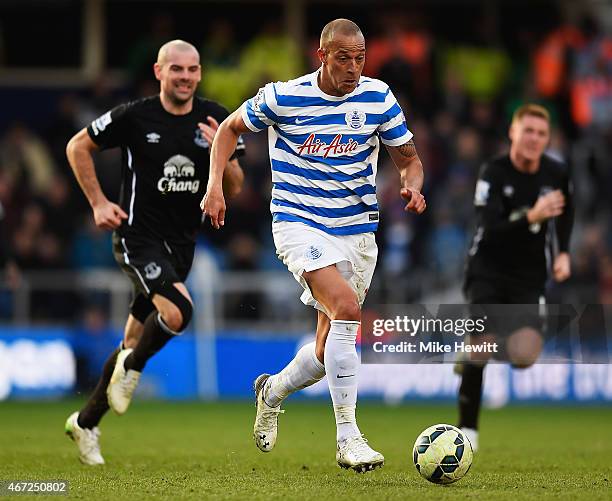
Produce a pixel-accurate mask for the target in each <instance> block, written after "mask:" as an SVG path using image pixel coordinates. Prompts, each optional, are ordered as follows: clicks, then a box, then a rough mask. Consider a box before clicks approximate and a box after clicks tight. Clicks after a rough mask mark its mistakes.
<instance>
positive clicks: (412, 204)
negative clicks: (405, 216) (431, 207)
mask: <svg viewBox="0 0 612 501" xmlns="http://www.w3.org/2000/svg"><path fill="white" fill-rule="evenodd" d="M400 195H401V197H402V198H403V199H404V200H405V201H406V202H408V203H407V204H406V206H405V207H404V210H405V211H408V212H414V213H415V214H421V213H423V211H424V210H425V209H426V208H427V204H426V203H425V197H424V196H423V195H422V194H421V193H420V192H418V191H417V190H412V189H410V188H402V189H401V190H400Z"/></svg>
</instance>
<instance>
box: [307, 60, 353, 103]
mask: <svg viewBox="0 0 612 501" xmlns="http://www.w3.org/2000/svg"><path fill="white" fill-rule="evenodd" d="M319 73H321V68H319V69H318V70H317V71H315V72H314V73H311V74H310V83H311V84H312V88H313V89H314V90H315V92H316V93H317V94H319V95H320V96H321V97H323V98H325V99H327V100H328V101H344V100H345V99H346V98H347V97H349V96H352V95H354V94H355V93H356V92H357V89H359V84H361V79H362V78H363V75H362V76H361V77H360V78H359V84H358V85H357V87H355V90H354V91H353V92H351V93H350V94H344V96H331V95H330V94H326V93H325V92H323V91H322V90H321V87H319Z"/></svg>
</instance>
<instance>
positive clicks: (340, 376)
mask: <svg viewBox="0 0 612 501" xmlns="http://www.w3.org/2000/svg"><path fill="white" fill-rule="evenodd" d="M354 375H355V374H344V375H340V374H336V377H337V378H338V379H342V378H343V377H353V376H354Z"/></svg>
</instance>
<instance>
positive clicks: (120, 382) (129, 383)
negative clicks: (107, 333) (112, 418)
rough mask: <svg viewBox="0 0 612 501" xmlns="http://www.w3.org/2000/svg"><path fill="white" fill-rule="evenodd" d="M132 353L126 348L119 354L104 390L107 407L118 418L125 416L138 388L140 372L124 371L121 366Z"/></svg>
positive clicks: (130, 349)
mask: <svg viewBox="0 0 612 501" xmlns="http://www.w3.org/2000/svg"><path fill="white" fill-rule="evenodd" d="M132 351H134V350H133V349H132V348H128V349H126V350H121V351H120V352H119V355H117V362H116V363H115V369H114V370H113V375H112V376H111V380H110V383H108V387H107V388H106V396H107V397H108V405H109V406H110V408H111V409H113V411H114V412H115V414H118V415H119V416H121V415H122V414H125V412H126V411H127V410H128V407H129V406H130V402H131V401H132V396H133V395H134V390H135V389H136V387H137V386H138V381H140V372H138V371H135V370H132V369H130V370H129V371H126V370H125V367H124V365H123V363H124V362H125V359H126V358H127V357H128V355H129V354H130V353H132Z"/></svg>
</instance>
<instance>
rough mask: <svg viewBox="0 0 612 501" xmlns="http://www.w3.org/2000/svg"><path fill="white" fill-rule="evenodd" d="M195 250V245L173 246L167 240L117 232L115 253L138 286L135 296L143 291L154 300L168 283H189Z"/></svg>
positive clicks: (133, 282) (123, 268) (135, 286)
mask: <svg viewBox="0 0 612 501" xmlns="http://www.w3.org/2000/svg"><path fill="white" fill-rule="evenodd" d="M194 252H195V245H194V244H186V245H176V244H174V245H173V244H169V243H168V242H166V241H165V240H158V239H154V238H147V237H139V236H121V235H119V234H117V233H116V232H115V233H113V254H114V255H115V260H116V261H117V263H118V264H119V266H120V267H121V269H122V270H123V272H124V273H125V274H126V275H127V276H128V277H129V278H130V280H131V282H132V285H133V286H134V297H136V296H138V295H139V294H142V295H144V296H145V297H146V298H148V299H150V298H151V297H152V296H153V294H155V293H157V292H159V291H160V289H161V288H162V287H164V286H166V285H172V284H174V283H176V282H181V283H182V282H185V280H187V275H188V274H189V270H190V269H191V265H192V264H193V255H194Z"/></svg>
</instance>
